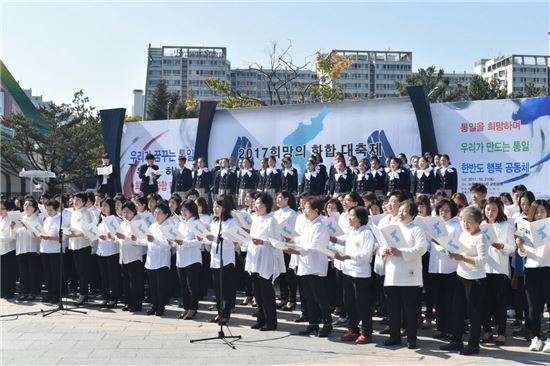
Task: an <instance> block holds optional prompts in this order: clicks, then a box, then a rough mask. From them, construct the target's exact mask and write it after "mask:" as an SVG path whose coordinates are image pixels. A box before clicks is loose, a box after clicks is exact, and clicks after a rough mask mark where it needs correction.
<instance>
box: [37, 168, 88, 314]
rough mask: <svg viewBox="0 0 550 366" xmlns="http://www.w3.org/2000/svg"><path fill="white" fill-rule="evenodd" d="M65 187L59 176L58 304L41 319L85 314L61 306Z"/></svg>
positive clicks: (43, 312) (62, 178)
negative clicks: (62, 312)
mask: <svg viewBox="0 0 550 366" xmlns="http://www.w3.org/2000/svg"><path fill="white" fill-rule="evenodd" d="M64 185H65V180H64V177H63V175H61V196H60V203H61V204H60V206H61V212H60V217H59V302H58V303H57V309H52V310H47V311H44V310H40V312H42V317H46V316H48V315H51V314H54V313H57V312H58V311H70V312H73V313H78V314H87V313H86V312H85V311H82V310H74V308H69V307H65V306H64V305H63V209H64V207H63V186H64Z"/></svg>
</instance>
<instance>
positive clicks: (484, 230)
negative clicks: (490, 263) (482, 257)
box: [479, 224, 499, 245]
mask: <svg viewBox="0 0 550 366" xmlns="http://www.w3.org/2000/svg"><path fill="white" fill-rule="evenodd" d="M479 230H480V231H481V234H482V235H483V240H485V242H486V243H488V244H489V245H493V244H494V243H499V241H498V236H497V233H496V230H495V225H494V224H481V225H479Z"/></svg>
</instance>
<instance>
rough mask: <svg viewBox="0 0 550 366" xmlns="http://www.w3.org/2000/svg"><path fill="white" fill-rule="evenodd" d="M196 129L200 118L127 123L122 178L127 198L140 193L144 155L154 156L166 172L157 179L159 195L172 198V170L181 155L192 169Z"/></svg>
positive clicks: (121, 166) (121, 150)
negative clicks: (141, 166)
mask: <svg viewBox="0 0 550 366" xmlns="http://www.w3.org/2000/svg"><path fill="white" fill-rule="evenodd" d="M197 126H198V119H197V118H189V119H183V120H168V121H143V122H127V123H124V129H123V132H122V142H121V149H120V179H121V184H122V191H123V193H124V195H126V196H129V195H132V194H139V193H140V190H139V185H140V182H141V180H140V179H139V177H138V168H139V166H140V165H142V164H144V163H145V155H147V153H151V154H153V155H155V164H157V165H158V166H159V168H160V170H161V171H162V172H163V173H162V176H161V177H160V178H159V180H158V184H159V194H160V195H162V197H164V198H168V197H170V184H171V183H172V169H173V168H175V167H176V166H177V165H178V156H180V155H182V156H185V157H187V167H188V168H190V167H191V162H192V161H193V156H194V150H195V139H196V136H197Z"/></svg>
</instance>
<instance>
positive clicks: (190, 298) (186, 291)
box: [177, 263, 202, 310]
mask: <svg viewBox="0 0 550 366" xmlns="http://www.w3.org/2000/svg"><path fill="white" fill-rule="evenodd" d="M177 271H178V276H179V283H180V292H181V298H182V303H183V308H184V309H186V310H197V309H198V308H199V297H200V275H201V271H202V265H201V264H200V263H193V264H190V265H188V266H187V267H183V268H178V269H177Z"/></svg>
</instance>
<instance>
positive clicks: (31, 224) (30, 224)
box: [21, 216, 44, 236]
mask: <svg viewBox="0 0 550 366" xmlns="http://www.w3.org/2000/svg"><path fill="white" fill-rule="evenodd" d="M21 222H22V223H23V225H25V227H26V228H27V229H29V230H30V231H31V232H32V233H33V234H34V235H36V236H40V235H42V234H44V230H43V227H42V223H41V222H38V221H31V220H29V219H28V216H23V218H22V220H21Z"/></svg>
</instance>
